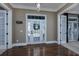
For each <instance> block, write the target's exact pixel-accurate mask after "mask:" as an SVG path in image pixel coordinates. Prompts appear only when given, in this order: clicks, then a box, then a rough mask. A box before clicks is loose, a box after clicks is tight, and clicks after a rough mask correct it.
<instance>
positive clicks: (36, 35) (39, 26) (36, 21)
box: [26, 15, 46, 44]
mask: <svg viewBox="0 0 79 59" xmlns="http://www.w3.org/2000/svg"><path fill="white" fill-rule="evenodd" d="M26 22H27V23H26V25H27V27H26V30H27V31H26V42H27V44H40V43H45V41H46V17H45V16H42V15H27V16H26Z"/></svg>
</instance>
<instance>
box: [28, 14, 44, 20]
mask: <svg viewBox="0 0 79 59" xmlns="http://www.w3.org/2000/svg"><path fill="white" fill-rule="evenodd" d="M27 18H28V19H40V20H43V19H45V16H33V15H28V16H27Z"/></svg>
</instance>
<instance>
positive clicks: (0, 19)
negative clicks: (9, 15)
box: [0, 10, 8, 49]
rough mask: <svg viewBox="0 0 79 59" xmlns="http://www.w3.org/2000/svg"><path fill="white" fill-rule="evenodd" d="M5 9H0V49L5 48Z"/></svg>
mask: <svg viewBox="0 0 79 59" xmlns="http://www.w3.org/2000/svg"><path fill="white" fill-rule="evenodd" d="M6 31H7V30H6V11H5V10H0V49H6V40H7V39H6V38H7V34H8V33H6Z"/></svg>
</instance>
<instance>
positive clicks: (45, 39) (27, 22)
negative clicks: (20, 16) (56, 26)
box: [25, 14, 47, 44]
mask: <svg viewBox="0 0 79 59" xmlns="http://www.w3.org/2000/svg"><path fill="white" fill-rule="evenodd" d="M28 15H36V16H45V29H46V30H45V35H46V36H45V41H44V42H40V43H46V42H47V15H44V14H26V15H25V17H26V29H27V27H28V25H27V24H28V19H27V16H28ZM27 32H28V31H27V30H26V44H29V43H28V41H27V40H28V38H27V34H28V33H27ZM40 43H39V42H37V43H32V44H40Z"/></svg>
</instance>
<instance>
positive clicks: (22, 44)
mask: <svg viewBox="0 0 79 59" xmlns="http://www.w3.org/2000/svg"><path fill="white" fill-rule="evenodd" d="M24 45H27V44H26V43H15V44H13V46H12V47H15V46H24Z"/></svg>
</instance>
